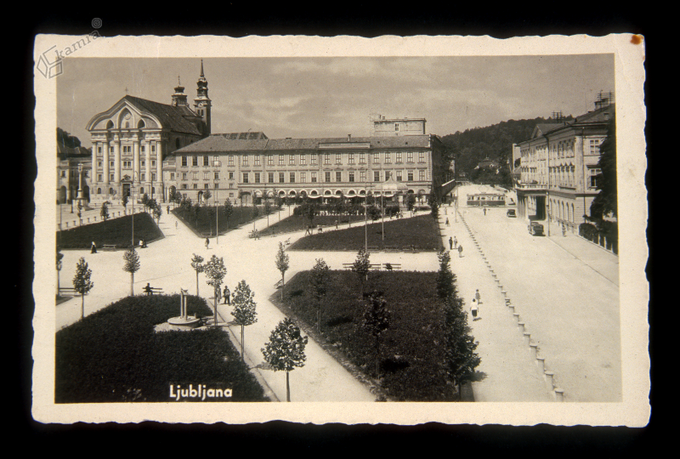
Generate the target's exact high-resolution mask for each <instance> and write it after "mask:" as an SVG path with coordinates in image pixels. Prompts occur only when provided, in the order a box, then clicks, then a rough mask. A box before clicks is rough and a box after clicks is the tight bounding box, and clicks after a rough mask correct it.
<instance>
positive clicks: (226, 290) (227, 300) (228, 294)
mask: <svg viewBox="0 0 680 459" xmlns="http://www.w3.org/2000/svg"><path fill="white" fill-rule="evenodd" d="M224 304H228V305H230V306H231V292H229V287H228V286H226V285H225V286H224Z"/></svg>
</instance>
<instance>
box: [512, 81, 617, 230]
mask: <svg viewBox="0 0 680 459" xmlns="http://www.w3.org/2000/svg"><path fill="white" fill-rule="evenodd" d="M614 116H615V106H614V104H613V102H612V99H611V95H609V94H608V95H600V97H599V98H598V100H597V102H596V104H595V110H593V111H591V112H588V113H586V114H584V115H582V116H578V117H576V118H573V119H569V120H563V121H561V120H556V121H555V122H552V123H546V124H539V125H537V126H536V128H535V129H534V131H533V134H532V136H531V138H529V139H528V140H526V141H524V142H521V143H519V144H517V145H516V146H514V147H513V149H514V151H518V152H519V156H520V165H519V180H518V181H517V182H516V184H515V190H516V192H517V200H518V202H517V211H518V214H519V215H520V216H524V217H527V218H530V219H536V220H548V221H549V222H556V223H557V224H559V225H560V226H561V225H564V226H565V228H567V229H569V230H571V231H577V230H578V226H579V224H581V223H583V222H584V221H585V216H586V215H589V214H590V205H591V203H592V201H593V199H594V198H595V196H596V195H597V194H598V192H599V190H598V189H597V178H598V176H599V174H600V172H601V171H600V169H599V168H598V162H599V159H600V145H601V144H602V142H603V141H604V140H605V139H606V138H607V129H608V125H609V121H610V120H611V119H613V118H614Z"/></svg>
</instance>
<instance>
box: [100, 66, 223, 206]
mask: <svg viewBox="0 0 680 459" xmlns="http://www.w3.org/2000/svg"><path fill="white" fill-rule="evenodd" d="M210 123H211V101H210V98H209V97H208V81H207V80H206V78H205V75H204V73H203V61H201V71H200V76H199V79H198V82H197V88H196V98H195V99H194V104H193V107H190V106H189V103H188V101H187V95H186V94H185V93H184V87H183V86H182V85H181V83H179V82H178V85H177V87H176V88H175V93H174V94H173V95H172V99H171V103H170V104H162V103H159V102H154V101H150V100H147V99H142V98H139V97H133V96H130V95H126V96H125V97H123V98H122V99H120V100H119V101H118V102H116V103H115V104H114V105H113V106H112V107H111V108H109V109H108V110H106V111H104V112H101V113H98V114H97V115H95V116H94V117H92V119H91V120H90V122H89V123H88V124H87V130H88V131H89V132H90V138H91V141H92V171H91V173H90V180H89V182H90V183H89V186H90V202H92V203H93V204H95V205H96V204H100V203H101V202H104V201H110V202H116V203H120V202H122V199H123V197H124V196H127V197H128V198H129V199H130V200H132V199H135V200H139V199H141V197H142V196H144V194H147V195H148V196H149V197H150V198H155V199H156V200H157V201H159V202H161V201H163V200H164V196H165V194H166V193H167V184H166V183H165V182H164V180H163V160H164V159H165V158H166V157H167V156H168V155H170V154H171V153H172V152H174V151H175V150H177V149H179V148H182V147H185V146H186V145H189V144H191V143H193V142H196V141H197V140H201V139H203V138H205V137H208V136H209V135H210Z"/></svg>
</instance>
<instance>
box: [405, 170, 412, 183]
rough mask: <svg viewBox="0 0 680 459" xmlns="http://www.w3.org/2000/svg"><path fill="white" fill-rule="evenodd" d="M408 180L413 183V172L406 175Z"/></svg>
mask: <svg viewBox="0 0 680 459" xmlns="http://www.w3.org/2000/svg"><path fill="white" fill-rule="evenodd" d="M406 180H407V181H409V182H412V181H413V171H408V172H407V174H406Z"/></svg>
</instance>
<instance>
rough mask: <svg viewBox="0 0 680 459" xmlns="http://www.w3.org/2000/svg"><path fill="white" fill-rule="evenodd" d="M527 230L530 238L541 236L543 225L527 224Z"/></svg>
mask: <svg viewBox="0 0 680 459" xmlns="http://www.w3.org/2000/svg"><path fill="white" fill-rule="evenodd" d="M528 229H529V233H530V234H531V235H532V236H543V225H541V224H540V223H538V222H531V223H529V227H528Z"/></svg>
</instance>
